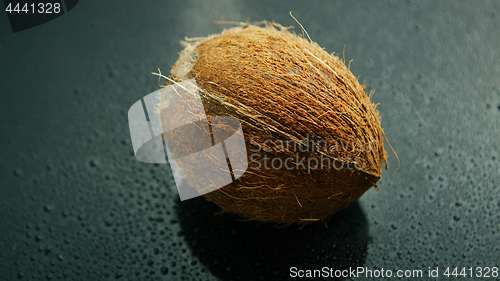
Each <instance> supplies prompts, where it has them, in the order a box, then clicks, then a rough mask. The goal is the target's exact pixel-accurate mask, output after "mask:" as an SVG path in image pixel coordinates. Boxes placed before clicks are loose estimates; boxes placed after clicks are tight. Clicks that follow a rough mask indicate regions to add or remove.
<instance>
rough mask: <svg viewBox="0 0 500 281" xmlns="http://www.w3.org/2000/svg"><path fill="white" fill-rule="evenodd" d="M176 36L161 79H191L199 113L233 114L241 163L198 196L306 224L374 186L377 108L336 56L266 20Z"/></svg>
mask: <svg viewBox="0 0 500 281" xmlns="http://www.w3.org/2000/svg"><path fill="white" fill-rule="evenodd" d="M182 44H183V45H184V46H185V49H184V50H183V51H182V52H181V54H180V57H179V59H178V60H177V62H176V63H175V65H174V66H173V68H172V70H171V72H170V76H169V81H170V82H168V83H172V82H174V81H175V82H181V81H185V80H188V79H195V81H196V84H197V86H198V87H199V94H200V97H201V100H202V101H203V105H204V107H205V112H206V114H207V115H209V116H232V117H235V118H237V119H238V120H239V121H240V122H241V126H242V129H243V132H244V138H245V143H246V146H247V147H246V148H247V158H248V159H249V161H248V169H247V171H246V172H245V173H244V174H243V175H242V176H241V177H240V178H238V179H237V180H235V181H233V182H232V183H230V184H229V185H226V186H224V187H222V188H220V189H217V190H215V191H212V192H210V193H207V194H205V195H204V196H205V198H206V199H207V200H209V201H212V202H214V203H216V204H217V205H219V206H220V207H221V208H222V210H223V211H226V212H229V213H233V214H237V215H239V216H240V217H242V218H245V219H248V220H256V221H262V222H274V223H279V224H291V223H298V224H306V223H310V222H314V221H325V220H326V219H328V218H329V217H331V216H332V215H333V214H334V213H336V212H337V211H339V210H341V209H343V208H345V207H346V206H348V205H349V204H351V203H352V202H354V201H355V200H356V199H358V198H359V197H360V196H361V195H362V194H363V193H364V192H365V191H367V190H368V189H369V188H371V187H373V186H377V185H376V183H377V181H378V180H379V179H380V178H381V173H382V165H383V163H384V162H385V161H386V159H387V153H386V151H385V150H384V143H383V130H382V128H381V125H380V116H379V112H378V111H377V110H376V105H375V104H373V103H372V101H371V94H372V93H373V92H370V94H367V93H365V86H364V84H363V85H361V84H360V83H359V82H358V79H357V78H356V77H355V76H354V75H353V74H352V73H351V71H350V70H349V67H346V65H345V60H344V59H341V58H339V57H337V56H335V55H334V54H333V53H332V54H329V53H327V52H326V51H324V50H323V49H322V48H321V47H320V46H319V45H318V44H317V43H315V42H312V41H311V40H310V39H309V40H307V39H305V38H303V36H302V37H301V36H298V35H296V34H295V33H293V32H290V31H289V30H288V28H285V27H283V26H281V25H279V24H275V23H272V24H270V23H267V24H266V25H265V26H264V27H261V26H258V25H250V24H245V25H243V26H238V27H234V28H230V29H225V30H224V31H223V32H222V33H220V34H216V35H210V36H208V37H203V38H193V39H186V41H184V42H182Z"/></svg>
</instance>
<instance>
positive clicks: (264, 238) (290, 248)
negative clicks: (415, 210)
mask: <svg viewBox="0 0 500 281" xmlns="http://www.w3.org/2000/svg"><path fill="white" fill-rule="evenodd" d="M177 213H178V216H179V221H180V224H181V227H182V231H181V235H183V236H184V239H185V241H186V243H187V244H188V245H189V246H190V248H191V249H192V251H193V253H194V254H195V255H196V256H198V258H199V259H200V261H201V262H202V263H203V264H204V265H205V266H206V267H207V268H208V269H209V270H210V271H211V272H212V273H213V274H214V275H216V276H217V277H219V278H221V279H222V280H290V277H291V275H290V273H291V271H290V268H291V267H296V268H298V269H303V270H307V269H319V270H321V269H322V268H323V267H329V268H333V269H334V270H339V269H340V270H343V269H348V268H349V267H357V266H363V264H364V261H365V258H366V251H367V243H368V241H369V240H370V237H369V235H368V224H367V222H366V218H365V215H364V213H363V211H362V210H361V208H360V206H359V204H358V203H357V202H355V203H353V204H351V205H350V206H349V207H347V208H345V209H344V210H342V211H340V212H338V213H337V214H335V216H334V217H332V219H331V220H330V221H329V222H328V223H327V226H328V228H327V227H326V226H325V224H311V225H306V226H304V227H303V228H302V229H299V228H300V227H299V226H296V225H292V226H288V227H285V228H277V227H275V224H270V223H257V222H253V221H242V220H241V219H239V218H238V217H236V216H234V215H231V214H227V213H225V214H219V213H220V208H219V207H218V206H217V205H215V204H213V203H211V202H208V201H206V200H205V199H204V198H202V197H197V198H194V199H191V200H187V201H183V202H180V201H178V202H177ZM328 279H329V280H332V279H333V278H328Z"/></svg>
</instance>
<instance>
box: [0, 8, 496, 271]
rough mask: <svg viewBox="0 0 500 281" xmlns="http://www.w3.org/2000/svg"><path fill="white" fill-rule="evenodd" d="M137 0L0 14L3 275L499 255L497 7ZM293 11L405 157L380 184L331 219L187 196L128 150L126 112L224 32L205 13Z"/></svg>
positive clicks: (492, 262)
mask: <svg viewBox="0 0 500 281" xmlns="http://www.w3.org/2000/svg"><path fill="white" fill-rule="evenodd" d="M145 2H146V1H80V3H79V4H78V5H77V6H76V7H75V8H74V9H73V10H72V11H70V12H69V13H67V14H66V15H64V16H62V17H60V18H57V19H55V20H53V21H51V22H48V23H46V24H44V25H41V26H38V27H35V28H32V29H29V30H26V31H23V32H19V33H15V34H13V33H12V32H11V30H10V26H9V24H8V21H7V17H6V16H5V14H2V15H1V16H0V85H1V91H0V145H1V148H2V149H1V150H0V280H16V279H17V278H20V279H21V280H47V279H54V280H58V279H66V280H106V279H111V280H113V279H115V278H121V280H147V279H163V280H197V279H199V280H217V279H219V278H220V279H222V280H236V279H238V278H239V277H240V279H242V280H256V279H259V278H260V279H262V280H281V279H284V280H287V279H288V278H289V277H288V276H289V270H290V267H292V266H296V267H300V268H301V269H318V268H319V269H320V268H321V267H323V266H329V267H333V268H346V267H356V266H365V267H367V268H368V269H372V270H373V269H380V268H384V269H385V270H387V269H391V270H399V269H401V270H407V269H410V270H413V269H422V270H424V272H426V270H427V269H428V267H432V268H435V267H436V266H439V267H440V274H441V278H442V279H445V278H444V276H443V275H442V271H444V269H445V268H446V267H448V266H452V267H455V266H458V267H477V266H483V267H485V266H489V267H493V266H500V264H499V263H500V244H499V240H500V239H499V238H500V234H499V231H498V226H499V225H500V192H499V182H500V181H499V179H500V157H499V151H500V147H499V144H500V141H499V139H500V48H499V46H500V2H498V1H480V2H473V1H441V2H438V3H435V2H436V1H383V2H382V1H377V2H375V1H364V2H355V3H352V1H335V2H330V3H326V2H310V3H306V2H305V1H304V2H286V4H281V3H280V2H273V3H271V4H268V3H267V2H259V1H245V2H231V1H225V2H208V1H198V2H196V1H183V2H168V1H164V2H161V3H160V2H156V1H155V2H154V3H153V1H151V2H149V1H148V2H147V3H145ZM289 11H293V13H294V15H295V16H296V17H297V18H298V19H299V21H300V22H301V23H302V24H303V26H304V27H305V28H306V29H307V31H308V33H309V35H310V36H311V38H312V39H313V40H314V41H316V42H318V43H319V44H320V45H321V46H322V47H324V48H325V50H326V51H328V52H336V53H340V54H342V50H343V47H344V45H346V51H345V55H346V58H347V59H348V60H350V59H353V60H354V61H353V62H352V64H351V70H352V72H353V73H354V74H355V75H356V76H358V75H361V78H360V81H364V80H366V84H367V85H368V90H370V89H376V93H375V95H374V101H375V102H376V103H380V105H379V106H378V109H379V110H380V112H381V113H382V125H383V127H384V128H385V133H386V134H387V137H388V138H389V141H390V142H391V144H392V146H393V147H394V149H395V150H396V151H397V153H398V155H399V158H400V160H401V166H400V168H399V170H396V167H397V160H396V158H395V156H394V155H393V154H392V153H389V164H390V167H389V170H388V172H385V173H384V174H383V178H382V179H381V180H380V181H379V186H380V189H379V190H378V191H376V189H372V190H370V191H368V192H367V193H366V194H365V195H364V196H363V197H362V198H361V199H360V200H359V201H358V203H356V204H354V205H352V206H351V207H349V208H348V209H346V210H344V211H342V212H341V213H339V214H338V215H337V216H335V217H334V218H333V219H332V221H330V222H329V223H328V228H325V227H324V225H315V226H306V227H304V228H303V229H302V230H300V231H299V230H298V229H297V227H289V228H286V229H274V228H272V226H269V225H265V224H263V225H258V224H255V223H252V222H241V221H238V220H236V219H235V218H233V217H231V216H228V215H224V216H212V214H213V213H214V212H217V208H216V207H215V206H213V205H211V204H208V203H206V202H204V200H203V199H202V198H197V199H194V200H191V201H185V202H179V201H178V195H177V193H176V190H175V186H173V185H172V178H171V176H170V175H169V170H168V168H167V166H166V165H149V164H144V163H140V162H138V161H137V160H136V159H135V158H134V156H133V152H132V146H131V143H130V136H129V132H128V123H127V111H128V109H129V107H130V106H131V105H132V104H133V103H134V102H136V101H137V100H138V99H140V98H141V97H143V96H144V95H147V94H149V93H150V92H152V91H153V90H155V89H156V88H157V85H156V83H157V82H156V81H157V79H156V77H155V76H153V75H151V74H150V73H151V72H153V71H156V70H157V68H161V69H162V71H163V72H168V71H169V70H170V68H171V66H172V65H173V63H174V62H175V60H176V58H177V53H178V52H179V51H180V50H181V46H180V45H179V41H180V40H181V39H183V38H184V37H185V36H188V37H197V36H205V35H207V34H210V33H216V32H220V31H221V30H222V28H223V26H220V25H217V24H214V23H213V21H214V20H232V21H246V20H247V19H250V20H274V21H276V22H279V23H281V24H283V25H285V26H289V25H295V27H296V28H295V31H296V32H297V33H300V29H298V28H299V27H298V26H297V24H296V23H295V22H294V21H293V19H292V18H291V17H290V16H289V14H288V12H289ZM394 279H397V278H394ZM452 279H453V278H452ZM493 279H494V278H490V279H489V280H493ZM356 280H369V278H358V279H356Z"/></svg>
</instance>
